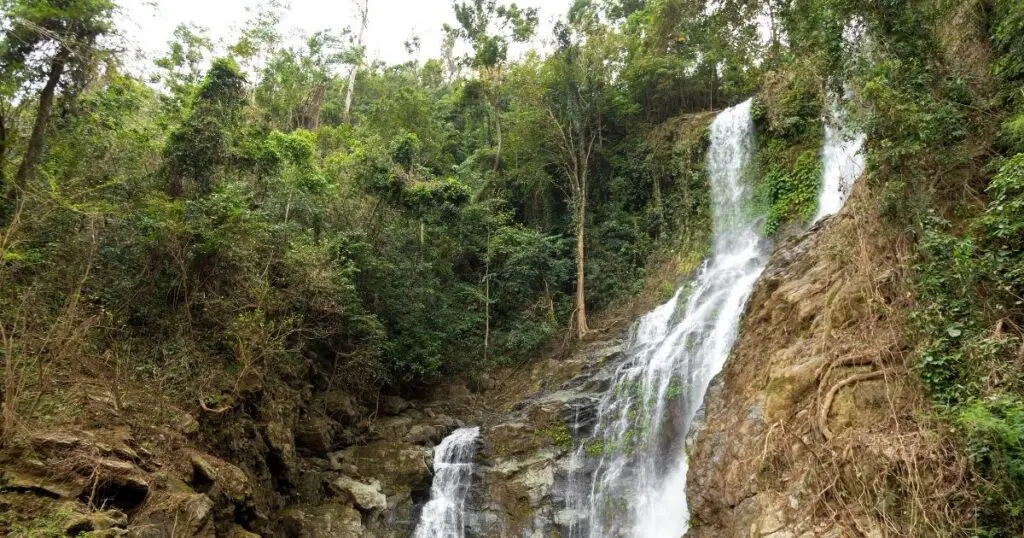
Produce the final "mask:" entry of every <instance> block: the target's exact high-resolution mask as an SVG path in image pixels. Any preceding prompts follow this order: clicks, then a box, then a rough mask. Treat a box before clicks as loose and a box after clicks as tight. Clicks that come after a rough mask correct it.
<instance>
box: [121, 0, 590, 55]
mask: <svg viewBox="0 0 1024 538" xmlns="http://www.w3.org/2000/svg"><path fill="white" fill-rule="evenodd" d="M569 2H570V0H516V3H517V4H519V6H520V7H538V8H540V20H541V24H540V27H539V28H538V30H537V36H538V39H543V40H548V39H549V38H550V35H551V28H552V21H553V20H554V19H555V18H557V17H558V16H561V15H563V14H564V13H565V11H566V10H567V9H568V6H569ZM290 3H291V9H290V10H289V12H288V13H287V14H286V15H285V17H284V20H283V21H282V28H281V30H282V32H283V33H284V34H285V35H286V36H287V35H291V34H294V33H297V32H303V33H306V34H308V33H312V32H315V31H318V30H325V29H331V30H340V29H342V28H344V27H346V26H351V27H353V29H355V27H356V26H357V22H356V20H355V18H356V15H355V13H356V11H355V9H354V6H353V4H352V1H351V0H291V2H290ZM509 3H511V2H509ZM120 4H121V6H122V13H121V15H120V17H119V19H120V20H119V27H120V28H121V29H122V30H123V31H124V32H125V34H127V37H128V39H129V44H130V45H131V46H132V47H133V48H136V49H137V52H141V53H142V54H144V55H145V56H146V57H147V58H154V57H156V55H158V54H160V53H162V52H164V51H165V50H166V47H167V42H168V41H169V40H170V38H171V34H172V33H173V32H174V28H175V27H176V26H177V25H178V24H181V23H195V24H198V25H200V26H203V27H205V28H207V29H208V31H209V34H210V36H211V37H212V38H213V39H214V41H217V40H218V39H224V38H228V37H232V36H234V35H237V31H238V29H239V28H240V27H241V26H242V23H244V22H245V21H246V20H248V19H249V18H250V17H251V12H250V11H247V9H246V8H248V7H254V6H256V5H258V4H259V2H258V0H121V1H120ZM445 22H449V23H451V24H455V17H454V14H453V11H452V0H370V25H369V28H368V29H367V32H366V45H367V59H368V60H377V59H379V60H383V61H385V62H388V63H402V62H405V61H408V60H409V59H410V57H409V55H408V54H407V53H406V51H405V46H404V43H405V41H407V40H408V39H409V38H411V37H412V36H413V35H417V36H419V38H420V40H421V42H422V48H421V53H420V57H419V59H425V58H431V57H437V56H438V55H439V52H440V49H441V37H442V36H441V25H442V24H443V23H445Z"/></svg>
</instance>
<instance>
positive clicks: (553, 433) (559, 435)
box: [544, 423, 573, 448]
mask: <svg viewBox="0 0 1024 538" xmlns="http://www.w3.org/2000/svg"><path fill="white" fill-rule="evenodd" d="M544 435H545V436H546V437H547V438H548V439H550V440H551V442H552V443H553V444H554V445H555V446H557V447H558V448H572V441H573V439H572V432H571V431H570V430H569V426H567V425H566V424H565V423H560V424H555V425H552V426H550V427H548V428H547V429H545V430H544Z"/></svg>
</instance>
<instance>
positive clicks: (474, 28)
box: [444, 0, 538, 172]
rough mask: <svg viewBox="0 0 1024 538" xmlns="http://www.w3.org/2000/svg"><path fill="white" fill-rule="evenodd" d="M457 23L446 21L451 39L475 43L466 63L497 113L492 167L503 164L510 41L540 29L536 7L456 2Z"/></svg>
mask: <svg viewBox="0 0 1024 538" xmlns="http://www.w3.org/2000/svg"><path fill="white" fill-rule="evenodd" d="M454 7H455V18H456V19H457V20H458V21H459V26H458V27H453V26H448V25H445V27H444V30H445V34H446V35H448V36H449V37H448V41H446V42H452V41H453V40H458V39H463V40H465V41H467V42H469V44H470V45H471V46H472V47H473V54H472V56H467V57H465V58H464V60H463V61H464V63H466V64H467V65H469V66H470V67H472V68H474V69H476V71H477V76H478V82H479V83H480V84H481V85H482V89H483V91H484V94H485V95H486V96H487V100H488V102H489V104H490V107H491V110H492V111H493V115H494V118H493V120H494V135H495V143H496V146H497V147H496V149H495V155H494V165H493V170H494V171H495V172H496V171H497V170H498V167H500V166H501V152H502V144H503V138H502V124H501V90H502V84H503V83H504V71H505V66H506V63H507V61H508V48H509V44H510V43H525V42H527V41H529V40H530V39H531V38H532V37H533V35H534V32H536V30H537V21H538V19H537V9H536V8H526V9H521V8H519V6H517V5H516V4H514V3H513V4H509V5H508V6H505V5H498V4H497V1H496V0H472V2H469V3H467V2H456V3H455V4H454Z"/></svg>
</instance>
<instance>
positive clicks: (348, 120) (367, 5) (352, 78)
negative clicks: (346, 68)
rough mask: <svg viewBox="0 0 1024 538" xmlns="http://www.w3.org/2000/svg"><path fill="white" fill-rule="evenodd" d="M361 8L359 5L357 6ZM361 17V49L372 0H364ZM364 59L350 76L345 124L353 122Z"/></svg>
mask: <svg viewBox="0 0 1024 538" xmlns="http://www.w3.org/2000/svg"><path fill="white" fill-rule="evenodd" d="M356 5H357V6H359V5H358V4H356ZM359 16H360V18H361V19H362V20H361V22H360V25H359V38H358V40H357V41H356V46H357V47H359V48H360V49H361V48H362V47H363V36H364V35H365V34H366V25H367V24H369V21H370V0H363V5H362V6H359ZM362 61H363V60H362V58H360V59H359V61H358V62H357V63H356V64H355V65H353V66H352V71H351V72H349V74H348V91H347V92H346V93H345V114H344V116H342V119H344V121H345V123H351V121H352V96H353V94H354V93H355V91H356V74H358V73H359V66H360V64H361V63H362Z"/></svg>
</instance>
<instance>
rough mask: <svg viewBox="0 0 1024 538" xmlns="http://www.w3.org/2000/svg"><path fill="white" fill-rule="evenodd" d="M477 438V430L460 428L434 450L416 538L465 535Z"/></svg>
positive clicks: (451, 537)
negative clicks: (426, 498)
mask: <svg viewBox="0 0 1024 538" xmlns="http://www.w3.org/2000/svg"><path fill="white" fill-rule="evenodd" d="M479 437H480V428H462V429H460V430H455V433H452V434H451V435H449V436H448V437H446V438H445V439H444V440H443V441H441V444H439V445H437V448H435V449H434V482H433V484H431V486H430V502H428V503H427V504H426V506H424V507H423V515H421V516H420V523H419V525H417V526H416V532H415V534H414V535H413V536H414V537H415V538H462V537H463V535H464V534H465V527H466V524H465V504H466V495H467V494H468V493H469V485H470V482H471V481H472V478H473V458H474V457H475V456H476V442H477V439H478V438H479Z"/></svg>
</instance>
